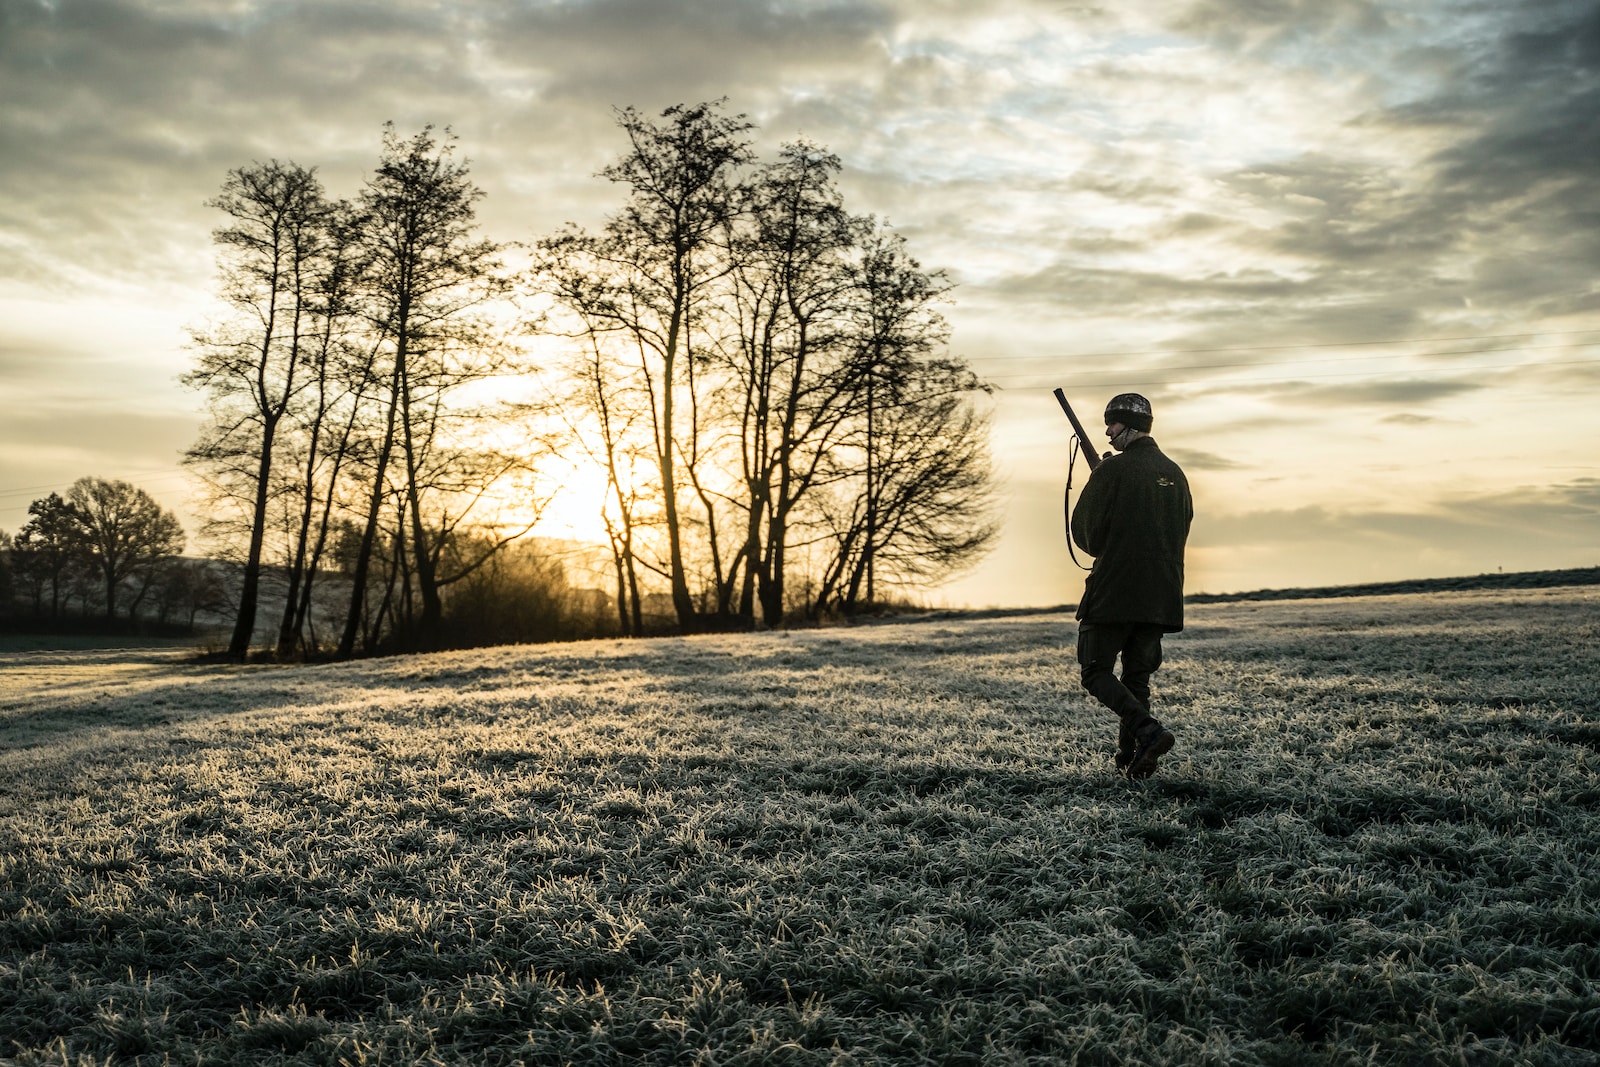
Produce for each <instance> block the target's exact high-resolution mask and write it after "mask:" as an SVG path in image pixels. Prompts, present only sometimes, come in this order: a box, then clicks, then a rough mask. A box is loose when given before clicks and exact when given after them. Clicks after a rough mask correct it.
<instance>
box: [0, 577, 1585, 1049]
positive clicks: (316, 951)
mask: <svg viewBox="0 0 1600 1067" xmlns="http://www.w3.org/2000/svg"><path fill="white" fill-rule="evenodd" d="M1074 633H1075V631H1074V628H1073V623H1072V620H1071V618H1070V617H1069V616H1067V615H1060V614H1054V615H1016V616H1010V617H991V618H970V617H969V618H935V619H931V620H924V621H919V622H906V623H898V624H892V625H878V626H869V627H857V628H850V629H824V630H813V631H804V632H794V633H787V634H785V633H767V634H755V635H740V636H713V637H701V638H690V639H667V640H652V641H640V642H633V643H627V642H599V643H590V644H580V645H553V646H542V647H512V648H502V649H491V650H477V651H470V652H456V653H448V654H442V655H435V656H427V657H415V658H396V659H385V660H376V661H367V662H360V663H349V664H341V665H330V666H305V667H250V668H224V667H217V666H196V665H194V664H191V663H184V662H182V661H181V660H180V659H179V658H176V657H175V656H174V654H171V653H164V652H162V653H153V654H152V653H143V654H137V655H135V654H128V653H103V652H102V653H96V652H89V651H86V652H74V653H60V654H27V653H20V654H12V655H7V656H0V724H3V734H0V736H3V743H0V1058H5V1062H8V1063H16V1064H40V1063H68V1064H78V1063H97V1064H98V1063H106V1062H108V1061H109V1062H113V1063H139V1064H155V1063H166V1062H169V1060H170V1062H171V1063H174V1064H183V1063H203V1064H224V1063H272V1064H277V1063H285V1064H289V1063H308V1064H309V1063H329V1064H333V1063H350V1064H376V1063H384V1064H410V1063H427V1064H433V1063H466V1064H477V1063H484V1064H510V1063H550V1064H557V1063H578V1064H588V1063H599V1064H624V1063H658V1064H668V1063H672V1064H678V1063H704V1064H734V1063H794V1064H812V1063H816V1064H823V1063H839V1064H846V1063H848V1064H868V1063H939V1064H946V1063H950V1064H958V1063H995V1064H1007V1063H1072V1062H1077V1063H1084V1064H1112V1063H1147V1064H1207V1063H1215V1064H1292V1065H1295V1067H1306V1065H1311V1064H1353V1063H1369V1062H1370V1063H1405V1064H1410V1063H1417V1064H1433V1063H1437V1064H1462V1063H1465V1064H1480V1063H1481V1064H1491V1063H1518V1064H1523V1063H1526V1064H1590V1063H1594V1062H1596V1061H1595V1058H1594V1056H1595V1050H1596V1049H1597V1048H1600V992H1597V988H1600V774H1597V772H1600V755H1597V749H1596V746H1597V743H1600V725H1597V721H1600V667H1597V663H1596V649H1597V648H1600V590H1597V589H1596V588H1595V587H1592V586H1591V587H1586V588H1568V589H1554V590H1538V591H1526V592H1516V593H1507V592H1494V593H1488V592H1476V593H1474V592H1462V593H1446V594H1433V595H1408V596H1392V597H1374V598H1357V599H1343V600H1320V601H1310V600H1307V601H1285V602H1278V603H1267V604H1257V603H1233V604H1210V605H1202V606H1197V607H1194V608H1192V609H1191V627H1190V629H1189V630H1188V631H1186V632H1185V633H1183V634H1181V635H1178V636H1176V637H1174V638H1171V639H1169V642H1168V661H1167V665H1166V667H1165V668H1164V669H1163V670H1162V672H1161V673H1160V674H1159V675H1157V694H1158V701H1159V706H1158V709H1157V710H1158V713H1160V714H1161V715H1162V716H1163V717H1164V718H1165V719H1166V720H1167V721H1168V722H1169V723H1170V725H1171V726H1172V728H1173V729H1174V730H1175V732H1176V733H1177V735H1178V747H1177V748H1176V749H1175V750H1174V752H1173V753H1172V755H1171V756H1169V757H1168V758H1166V759H1165V760H1163V763H1162V767H1161V770H1160V772H1159V774H1158V776H1157V777H1156V778H1154V779H1152V780H1151V781H1149V782H1146V783H1129V782H1125V781H1121V780H1119V779H1117V778H1116V777H1115V776H1114V775H1113V774H1112V773H1111V770H1110V744H1111V737H1112V733H1113V731H1112V723H1111V720H1109V719H1108V718H1106V717H1104V716H1103V715H1102V714H1101V713H1099V712H1097V711H1095V710H1093V709H1091V708H1090V706H1089V705H1088V704H1087V703H1086V701H1085V697H1084V696H1083V695H1082V693H1081V691H1080V690H1079V689H1078V687H1077V684H1076V678H1075V672H1074V669H1073V665H1072V652H1071V649H1072V641H1073V639H1074Z"/></svg>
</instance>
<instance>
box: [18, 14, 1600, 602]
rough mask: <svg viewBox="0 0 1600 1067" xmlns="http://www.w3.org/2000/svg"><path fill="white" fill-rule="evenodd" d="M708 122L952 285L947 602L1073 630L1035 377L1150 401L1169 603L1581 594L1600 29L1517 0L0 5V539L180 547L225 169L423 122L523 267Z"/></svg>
mask: <svg viewBox="0 0 1600 1067" xmlns="http://www.w3.org/2000/svg"><path fill="white" fill-rule="evenodd" d="M717 97H726V98H727V99H728V107H729V109H730V110H732V111H742V112H745V113H746V114H748V115H749V116H750V118H751V119H752V120H754V121H756V122H757V123H759V124H760V130H759V133H758V144H757V147H758V149H760V150H761V151H762V152H763V154H764V155H766V156H768V157H769V158H770V156H771V152H772V149H774V148H775V147H776V146H777V145H778V144H780V143H782V142H783V141H786V140H790V139H793V138H795V137H797V136H804V137H806V138H809V139H811V140H813V141H816V142H819V143H821V144H824V145H826V146H827V147H829V148H831V149H832V150H833V151H835V152H836V153H838V154H839V155H840V156H841V157H842V158H843V161H844V165H845V171H844V175H843V179H842V184H843V187H844V189H845V193H846V198H847V204H848V206H850V207H852V208H853V209H854V210H856V211H858V212H873V213H875V214H877V215H879V216H880V217H882V218H886V219H888V220H889V221H890V222H891V223H892V224H894V226H895V227H897V228H898V229H899V230H900V231H901V232H902V233H904V234H905V235H906V236H907V238H908V240H909V241H910V244H911V248H912V251H913V252H914V253H915V254H916V255H918V256H919V258H920V259H921V261H922V262H923V264H924V265H925V266H929V267H937V268H943V269H944V270H946V271H947V272H948V273H949V275H950V276H951V278H952V280H954V281H955V282H956V283H957V288H956V290H955V292H954V294H953V298H954V299H953V303H951V304H950V305H949V306H948V307H947V308H946V314H947V317H948V319H949V321H950V323H951V326H952V328H953V335H952V347H953V349H954V350H955V351H956V352H958V353H960V354H962V355H964V356H966V357H967V358H968V359H969V360H970V361H971V362H972V363H973V365H974V366H975V367H976V368H977V369H978V371H979V372H980V373H981V374H983V375H985V376H986V377H987V378H988V379H989V380H990V381H991V382H992V383H993V384H994V385H995V386H996V392H995V394H994V400H993V405H994V421H995V436H994V458H995V461H996V465H997V469H998V471H999V473H1000V476H1001V478H1002V481H1003V485H1004V490H1003V493H1002V499H1003V501H1004V508H1005V510H1004V514H1003V516H1002V519H1003V522H1004V528H1005V535H1004V538H1003V540H1002V542H1001V543H1000V546H999V548H998V549H997V550H996V551H995V553H994V554H993V555H991V556H990V557H989V558H988V559H987V560H986V561H985V562H984V563H983V564H982V565H981V566H980V567H979V568H978V569H976V570H974V571H973V572H971V573H970V574H968V575H967V576H965V577H963V578H962V579H960V580H957V581H955V582H953V583H951V584H950V585H948V586H946V587H945V588H943V589H941V590H938V591H935V592H933V593H932V594H931V599H932V600H933V601H934V602H935V603H943V604H949V605H973V606H987V605H1029V604H1056V603H1062V602H1067V601H1071V600H1075V599H1076V598H1077V596H1078V591H1079V588H1080V580H1079V578H1078V577H1077V575H1076V572H1075V571H1074V570H1073V568H1072V565H1071V563H1070V561H1068V559H1067V557H1066V551H1065V545H1064V542H1063V538H1062V532H1061V531H1062V520H1061V481H1062V477H1063V475H1064V473H1065V460H1066V446H1067V440H1068V427H1067V423H1066V420H1065V419H1064V418H1063V417H1062V415H1061V413H1060V411H1059V409H1058V408H1057V406H1056V403H1055V401H1054V399H1053V398H1052V397H1051V389H1052V388H1054V387H1056V386H1062V387H1064V388H1066V390H1067V392H1068V395H1069V396H1070V397H1071V398H1072V400H1073V401H1074V402H1075V403H1076V404H1077V405H1078V407H1079V409H1080V412H1081V413H1082V414H1083V415H1084V416H1085V421H1086V422H1088V423H1089V424H1090V426H1091V427H1093V428H1095V429H1098V427H1099V425H1100V419H1099V417H1098V416H1099V412H1100V410H1101V409H1102V408H1103V406H1104V404H1105V401H1106V400H1107V399H1108V398H1109V397H1110V396H1111V395H1112V394H1114V393H1117V392H1121V391H1124V390H1137V391H1140V392H1143V393H1144V394H1145V395H1147V396H1148V397H1150V398H1151V400H1152V402H1153V404H1154V407H1155V412H1156V425H1155V431H1156V437H1157V439H1158V440H1159V441H1160V442H1161V444H1162V446H1163V447H1164V448H1165V449H1166V450H1167V451H1168V452H1169V453H1170V454H1171V455H1173V456H1174V457H1175V458H1176V459H1178V460H1179V462H1180V463H1182V464H1183V465H1184V466H1185V468H1186V470H1187V471H1188V473H1189V476H1190V480H1191V483H1192V485H1193V487H1194V491H1195V501H1196V510H1197V513H1198V514H1197V517H1196V520H1195V526H1194V531H1193V535H1192V540H1191V550H1190V560H1189V582H1188V588H1189V590H1190V591H1191V592H1202V591H1205V592H1222V591H1229V590H1241V589H1253V588H1259V587H1264V586H1290V585H1315V584H1328V583H1343V582H1355V581H1368V580H1379V579H1392V578H1409V577H1426V576H1439V575H1453V574H1474V573H1479V572H1483V571H1494V570H1495V569H1497V568H1503V569H1505V570H1507V571H1511V570H1532V569H1542V568H1553V567H1573V566H1593V565H1597V564H1600V458H1597V457H1600V416H1597V414H1596V411H1595V401H1596V397H1597V395H1600V269H1597V268H1600V7H1597V6H1596V5H1595V4H1594V3H1592V2H1585V3H1567V2H1543V0H1517V2H1514V3H1501V2H1498V0H1496V2H1482V0H1462V2H1438V3H1433V2H1426V0H1416V2H1409V3H1402V2H1394V3H1382V2H1363V0H1199V2H1195V3H1183V2H1169V0H1133V2H1122V0H1118V2H1114V3H1106V4H1103V5H1096V4H1093V3H1083V4H1075V3H1070V2H1046V0H1037V2H1028V0H1010V2H992V3H977V2H961V0H921V2H913V0H903V2H880V3H828V2H812V0H789V2H783V0H773V2H769V3H756V2H743V0H693V2H684V3H674V2H668V0H556V2H534V0H530V2H522V3H516V2H499V0H480V2H458V3H452V4H441V5H431V4H420V3H404V2H401V3H367V4H360V3H343V2H314V0H307V2H301V3H273V2H247V0H237V2H228V0H216V2H205V0H145V2H134V0H127V2H114V0H98V2H80V0H0V529H4V530H7V531H10V532H14V531H15V530H16V529H17V528H18V527H19V526H21V525H22V523H23V522H24V521H26V518H27V514H26V509H27V505H28V502H29V501H30V500H32V499H34V498H36V497H39V496H42V495H43V494H45V493H46V492H49V491H50V490H52V489H55V490H64V489H65V488H66V486H67V485H69V484H70V483H71V482H72V481H73V480H74V479H76V478H78V477H80V476H83V475H87V474H93V475H99V476H102V477H118V478H125V479H127V480H129V481H132V482H134V483H135V484H137V485H140V486H143V487H144V488H146V489H147V490H148V491H149V492H150V493H151V494H152V495H153V496H155V497H156V498H157V499H158V500H159V501H161V502H162V503H164V504H166V505H167V506H169V507H172V508H174V509H176V510H179V511H180V513H182V514H184V515H185V517H186V518H188V517H189V512H188V511H187V510H186V509H187V508H188V507H189V502H190V500H191V492H192V488H191V484H190V481H189V477H188V476H187V475H186V474H185V473H184V472H183V471H182V469H181V468H180V466H179V462H178V457H179V453H180V451H181V450H182V449H183V448H184V447H185V446H186V445H188V444H189V443H190V442H191V441H192V440H193V438H194V435H195V432H196V429H197V427H198V424H199V404H198V399H197V397H196V396H195V395H193V394H191V393H189V392H188V391H186V390H185V389H184V388H183V387H182V386H181V385H179V384H178V381H177V376H178V375H179V374H180V373H181V372H182V371H183V370H184V369H186V367H187V366H188V363H189V360H190V358H191V354H190V353H189V352H188V351H187V350H186V348H185V343H186V338H187V330H188V328H189V327H191V326H194V325H197V324H199V323H201V322H202V321H203V320H204V319H205V317H206V316H207V315H208V314H211V313H212V312H214V310H215V308H216V305H215V303H214V258H213V255H212V245H211V237H210V233H211V230H212V228H213V227H214V226H215V225H216V223H217V219H216V217H215V215H214V213H213V212H212V211H210V210H209V209H207V208H206V207H205V201H206V200H207V199H208V198H210V197H212V196H214V195H215V193H216V191H217V189H218V187H219V185H220V184H221V182H222V179H223V177H224V175H225V173H226V172H227V171H228V170H229V169H230V168H233V167H237V166H240V165H243V164H247V163H249V162H251V161H252V160H266V159H268V158H272V157H276V158H279V159H292V160H295V161H297V162H300V163H303V164H307V165H316V166H318V167H319V168H320V173H321V176H322V178H323V180H324V182H325V184H326V185H327V186H328V188H329V191H330V192H331V193H333V194H335V195H353V194H354V193H355V192H356V191H357V189H358V188H359V184H360V182H361V179H362V177H363V175H364V173H365V172H366V171H367V170H368V169H369V168H370V167H371V165H372V163H373V162H374V160H375V159H376V157H377V151H378V142H379V136H380V127H381V125H382V123H383V122H385V121H386V120H393V121H394V122H395V123H396V124H397V126H398V128H399V130H400V131H401V133H402V134H405V133H409V132H411V131H414V130H416V129H417V128H420V127H421V126H422V125H423V124H426V123H434V124H437V125H439V126H445V125H448V126H450V127H452V128H453V129H454V131H455V133H456V134H457V135H458V136H459V138H460V141H459V144H460V150H461V152H462V153H463V154H464V155H466V156H467V157H468V158H470V159H471V161H472V165H473V174H474V177H475V179H476V180H477V182H478V183H479V184H480V185H481V186H482V187H483V189H484V190H485V191H486V193H487V197H486V199H485V200H484V201H483V202H482V205H481V207H482V211H481V218H482V220H483V224H484V229H485V230H486V232H487V233H488V234H489V235H490V236H492V237H495V238H497V239H500V240H524V241H528V240H533V239H536V238H537V237H539V236H541V235H544V234H547V233H549V232H550V231H552V230H553V229H554V228H556V227H557V226H559V225H560V224H561V223H563V222H565V221H567V220H572V221H575V222H578V223H581V224H584V225H588V226H594V225H596V224H598V223H599V222H600V221H601V219H602V218H603V217H604V215H605V213H606V212H607V211H610V210H614V209H615V207H616V206H617V204H618V203H619V191H618V190H617V189H615V188H614V187H612V186H610V185H609V184H608V183H606V182H605V181H603V180H601V179H599V178H597V177H595V172H596V171H597V170H598V169H599V168H601V167H602V166H604V165H605V164H606V163H607V162H609V161H610V160H612V159H613V158H614V157H615V156H616V155H617V154H618V153H619V152H620V150H621V148H622V141H621V137H620V135H619V133H618V131H617V130H616V128H615V126H614V124H613V117H612V109H613V108H614V107H617V106H624V105H633V106H636V107H638V108H640V109H641V110H645V111H648V112H659V111H660V110H661V109H662V108H664V107H666V106H668V105H671V104H674V103H679V102H696V101H700V100H706V99H713V98H717ZM190 528H191V529H193V528H194V523H193V521H192V519H190Z"/></svg>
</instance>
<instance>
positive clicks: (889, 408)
mask: <svg viewBox="0 0 1600 1067" xmlns="http://www.w3.org/2000/svg"><path fill="white" fill-rule="evenodd" d="M982 389H983V386H982V384H981V383H980V382H979V381H978V380H977V379H976V378H975V377H974V376H973V375H972V372H971V371H970V370H968V369H967V368H966V366H965V364H963V363H961V362H960V361H959V360H950V359H944V360H920V361H916V362H912V363H910V364H906V365H902V366H900V367H897V368H895V373H894V375H893V376H885V378H884V379H882V380H880V381H879V382H878V383H877V390H878V396H877V402H876V405H875V408H874V410H873V413H872V414H873V424H872V427H871V433H870V434H869V433H868V432H867V427H866V425H865V424H864V423H863V424H862V425H860V426H859V427H858V436H857V440H856V442H855V443H856V450H857V454H858V458H857V460H856V465H857V466H856V470H857V478H856V480H855V481H854V484H853V485H852V484H850V483H846V487H847V489H848V491H847V492H844V493H840V494H837V500H838V502H837V504H836V506H835V507H833V508H831V509H829V510H828V511H827V512H826V514H825V520H826V521H827V523H828V525H829V526H830V528H831V530H832V537H831V541H832V552H831V558H830V559H829V561H828V563H827V564H826V566H825V567H824V569H823V573H822V576H821V579H820V581H819V583H818V587H817V591H816V594H815V600H814V602H813V605H812V610H813V611H822V610H825V609H827V608H830V607H831V608H834V609H837V610H839V611H842V612H844V613H845V614H849V613H851V612H853V611H855V610H857V609H858V608H859V607H861V606H862V605H863V603H872V602H873V601H875V600H876V599H877V598H878V596H879V595H880V592H881V590H880V586H881V584H882V582H883V581H884V579H885V578H887V579H889V580H890V581H892V582H894V583H896V584H905V583H910V582H914V581H915V582H928V581H935V580H939V579H942V578H946V577H949V576H950V575H951V574H953V573H956V572H958V571H960V570H962V569H963V568H965V567H968V566H971V565H972V564H973V563H974V562H976V561H977V560H978V559H979V558H981V556H982V555H983V553H984V552H986V551H987V550H988V549H989V547H990V546H991V545H992V543H993V541H994V537H995V535H996V534H997V533H998V527H996V526H995V524H994V523H993V522H992V521H991V519H990V518H989V515H990V513H991V511H992V508H993V504H994V491H993V476H992V473H991V468H990V463H989V454H988V438H989V426H988V420H987V417H986V416H985V415H984V414H982V413H981V412H979V411H978V410H977V409H976V408H975V407H974V405H973V403H972V400H971V397H972V395H973V394H974V393H978V392H981V391H982ZM869 472H870V479H869V477H868V475H869Z"/></svg>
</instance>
